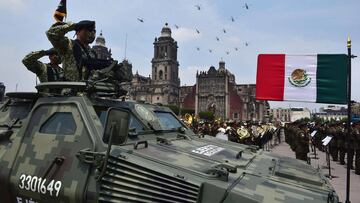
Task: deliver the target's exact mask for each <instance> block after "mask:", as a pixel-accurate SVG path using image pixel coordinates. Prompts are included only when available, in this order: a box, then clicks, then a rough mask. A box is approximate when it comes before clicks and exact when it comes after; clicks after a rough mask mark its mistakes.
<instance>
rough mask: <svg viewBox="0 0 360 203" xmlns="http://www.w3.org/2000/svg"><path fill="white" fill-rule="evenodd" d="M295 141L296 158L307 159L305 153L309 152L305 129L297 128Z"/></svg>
mask: <svg viewBox="0 0 360 203" xmlns="http://www.w3.org/2000/svg"><path fill="white" fill-rule="evenodd" d="M296 131H297V133H296V135H297V139H296V140H297V141H296V147H295V153H296V158H297V159H300V160H303V161H307V159H308V157H307V153H309V138H308V136H307V134H306V131H305V130H301V129H297V130H296Z"/></svg>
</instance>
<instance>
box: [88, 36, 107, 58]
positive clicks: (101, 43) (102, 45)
mask: <svg viewBox="0 0 360 203" xmlns="http://www.w3.org/2000/svg"><path fill="white" fill-rule="evenodd" d="M92 50H93V51H94V52H95V53H96V56H97V58H99V59H104V60H106V59H110V58H111V49H108V48H107V47H106V42H105V38H104V37H103V35H102V32H100V35H99V36H98V37H97V38H96V40H95V45H94V46H93V47H92Z"/></svg>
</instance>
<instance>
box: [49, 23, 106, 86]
mask: <svg viewBox="0 0 360 203" xmlns="http://www.w3.org/2000/svg"><path fill="white" fill-rule="evenodd" d="M70 31H76V39H75V40H70V39H68V38H67V37H66V36H65V34H66V33H68V32H70ZM95 34H96V30H95V21H89V20H83V21H80V22H78V23H71V22H67V23H64V22H57V23H55V24H54V25H52V26H51V27H50V29H49V30H48V31H47V32H46V35H47V37H48V39H49V41H50V42H51V44H52V45H53V46H54V47H55V49H56V50H57V51H58V52H59V54H60V56H61V59H62V64H63V69H64V74H65V77H66V79H68V80H70V81H81V80H83V79H87V76H88V75H89V74H90V73H89V72H90V71H92V70H94V69H102V68H105V67H107V66H109V65H110V64H111V61H109V60H99V59H97V57H96V54H95V52H94V51H92V49H91V48H90V46H89V44H91V43H92V42H93V41H94V40H95Z"/></svg>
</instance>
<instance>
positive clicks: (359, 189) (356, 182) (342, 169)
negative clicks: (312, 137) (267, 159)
mask: <svg viewBox="0 0 360 203" xmlns="http://www.w3.org/2000/svg"><path fill="white" fill-rule="evenodd" d="M282 138H283V139H282V140H285V139H284V136H283V133H282ZM271 151H272V152H274V153H277V154H280V155H283V156H289V157H293V158H295V153H294V152H293V151H291V149H290V146H289V145H288V144H287V143H285V142H282V143H280V144H279V145H276V146H275V147H274V148H273V149H271ZM316 152H317V157H318V158H319V159H313V157H314V154H313V153H309V154H308V155H309V156H310V157H311V158H312V159H311V165H312V166H313V167H315V168H318V167H319V168H324V166H327V164H326V154H325V153H324V152H321V151H318V150H317V151H316ZM330 165H331V175H332V176H336V177H335V178H332V179H330V183H331V184H332V186H333V187H334V188H335V191H336V193H337V194H338V195H339V198H340V201H341V202H345V197H346V165H340V164H339V162H334V161H331V163H330ZM322 171H323V173H324V174H326V175H327V174H329V169H327V168H324V169H322ZM350 175H351V178H350V180H351V181H350V186H351V187H350V201H351V203H360V175H356V174H355V172H354V170H351V171H350Z"/></svg>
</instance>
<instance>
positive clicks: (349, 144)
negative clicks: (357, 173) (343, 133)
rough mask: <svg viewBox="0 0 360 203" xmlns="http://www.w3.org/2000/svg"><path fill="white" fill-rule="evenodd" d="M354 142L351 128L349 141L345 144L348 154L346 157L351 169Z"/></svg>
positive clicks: (352, 166)
mask: <svg viewBox="0 0 360 203" xmlns="http://www.w3.org/2000/svg"><path fill="white" fill-rule="evenodd" d="M354 142H355V133H354V130H352V131H351V133H350V138H349V143H348V144H347V147H348V149H349V150H348V152H349V154H348V156H349V158H348V160H349V162H350V166H351V167H350V168H351V169H354V165H353V163H354V153H355V150H354V147H355V146H354Z"/></svg>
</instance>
